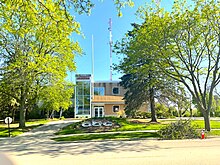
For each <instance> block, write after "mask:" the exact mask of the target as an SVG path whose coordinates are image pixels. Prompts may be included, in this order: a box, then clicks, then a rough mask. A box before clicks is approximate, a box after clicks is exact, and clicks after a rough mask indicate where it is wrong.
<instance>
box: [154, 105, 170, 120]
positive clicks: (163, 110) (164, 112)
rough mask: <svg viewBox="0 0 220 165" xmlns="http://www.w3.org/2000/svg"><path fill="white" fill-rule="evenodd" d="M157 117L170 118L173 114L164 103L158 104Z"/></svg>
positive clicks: (156, 108)
mask: <svg viewBox="0 0 220 165" xmlns="http://www.w3.org/2000/svg"><path fill="white" fill-rule="evenodd" d="M155 110H156V114H157V118H159V119H163V118H170V117H171V116H172V114H171V113H170V112H169V108H167V107H166V106H165V105H164V104H156V107H155Z"/></svg>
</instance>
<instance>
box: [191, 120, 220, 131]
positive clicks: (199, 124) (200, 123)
mask: <svg viewBox="0 0 220 165" xmlns="http://www.w3.org/2000/svg"><path fill="white" fill-rule="evenodd" d="M192 124H193V125H194V126H195V127H196V128H197V129H204V128H205V125H204V120H192ZM210 124H211V128H212V129H220V121H216V120H211V121H210Z"/></svg>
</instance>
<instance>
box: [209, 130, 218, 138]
mask: <svg viewBox="0 0 220 165" xmlns="http://www.w3.org/2000/svg"><path fill="white" fill-rule="evenodd" d="M209 136H220V130H211V131H210V132H207V133H206V137H209Z"/></svg>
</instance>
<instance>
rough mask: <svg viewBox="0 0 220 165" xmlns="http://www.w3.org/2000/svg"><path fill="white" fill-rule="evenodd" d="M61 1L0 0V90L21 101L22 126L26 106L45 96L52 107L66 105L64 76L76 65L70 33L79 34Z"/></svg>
mask: <svg viewBox="0 0 220 165" xmlns="http://www.w3.org/2000/svg"><path fill="white" fill-rule="evenodd" d="M59 5H60V4H59V3H56V2H54V1H43V2H38V1H16V3H14V2H13V1H7V2H4V3H1V4H0V54H1V59H2V61H3V62H2V63H1V66H0V69H1V71H2V72H1V73H2V74H1V80H0V92H1V93H3V94H5V95H6V96H10V97H11V98H13V99H15V100H16V101H17V102H18V103H19V110H20V127H24V126H25V112H26V110H27V109H28V110H31V109H32V108H33V105H34V104H36V102H37V101H38V100H41V98H42V97H43V96H46V95H47V96H48V99H50V101H48V99H47V100H45V102H47V103H48V102H50V103H51V104H50V106H51V107H52V108H53V109H55V110H57V109H59V108H60V107H62V108H63V109H67V107H68V106H69V105H70V95H72V93H73V90H70V89H67V88H66V85H65V84H67V83H66V82H65V78H66V76H67V71H74V70H75V68H76V67H75V63H74V57H75V55H76V54H78V53H81V48H80V47H79V44H78V42H75V41H73V40H70V38H69V36H70V35H71V34H72V33H77V34H80V31H79V29H80V25H79V23H77V22H76V21H75V20H74V17H72V16H70V14H69V13H68V12H67V11H66V10H65V8H63V7H60V6H59ZM67 17H68V19H67ZM67 86H69V85H67ZM61 93H62V94H65V96H64V95H62V94H61ZM39 97H41V98H39ZM59 99H60V100H59ZM64 99H66V100H64Z"/></svg>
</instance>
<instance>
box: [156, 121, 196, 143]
mask: <svg viewBox="0 0 220 165" xmlns="http://www.w3.org/2000/svg"><path fill="white" fill-rule="evenodd" d="M158 134H159V135H160V137H161V138H162V139H169V140H174V139H194V138H198V137H199V134H198V132H197V131H196V129H195V128H194V127H193V126H192V125H191V121H190V120H186V121H183V120H179V121H177V122H175V123H171V124H169V125H168V126H166V127H163V128H162V129H160V130H159V132H158Z"/></svg>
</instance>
